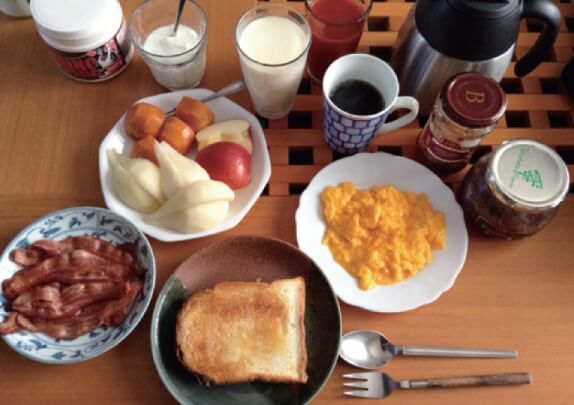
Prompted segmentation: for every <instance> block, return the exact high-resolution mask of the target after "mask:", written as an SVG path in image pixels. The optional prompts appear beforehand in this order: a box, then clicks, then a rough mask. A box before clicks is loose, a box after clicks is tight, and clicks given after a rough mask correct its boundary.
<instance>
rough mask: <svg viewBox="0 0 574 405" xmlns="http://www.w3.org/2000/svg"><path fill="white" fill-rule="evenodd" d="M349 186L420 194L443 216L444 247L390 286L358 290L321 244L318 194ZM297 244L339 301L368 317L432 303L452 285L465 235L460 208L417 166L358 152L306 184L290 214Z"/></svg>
mask: <svg viewBox="0 0 574 405" xmlns="http://www.w3.org/2000/svg"><path fill="white" fill-rule="evenodd" d="M344 181H352V182H353V183H355V185H356V186H357V187H358V188H369V187H372V186H375V185H384V184H387V185H391V186H394V187H396V188H398V189H400V190H403V191H413V192H416V193H426V194H427V195H428V198H429V201H430V202H431V204H432V205H433V207H434V208H435V209H437V210H439V211H442V212H443V213H444V217H445V222H446V240H447V246H446V248H444V249H442V250H433V259H432V261H431V262H430V263H429V264H427V265H426V266H425V267H424V268H423V269H422V270H421V271H420V272H419V273H417V274H415V275H414V276H413V277H411V278H409V279H406V280H404V281H400V282H398V283H396V284H391V285H380V286H378V287H375V288H373V289H371V290H369V291H364V290H361V289H360V288H359V286H358V284H357V281H356V279H355V278H353V276H351V275H350V274H349V273H347V271H346V270H345V269H344V268H343V267H341V266H340V265H339V264H338V263H337V262H335V260H333V257H332V256H331V252H330V251H329V248H328V247H327V246H325V245H324V244H323V243H322V240H323V234H324V233H325V229H326V225H325V220H324V218H323V206H322V204H321V201H320V195H321V192H322V191H323V189H324V188H325V187H326V186H336V185H337V184H339V183H341V182H344ZM295 222H296V224H297V244H298V245H299V248H300V249H301V250H302V251H303V252H305V253H307V254H308V255H309V256H310V257H311V258H312V259H313V260H314V261H315V263H316V264H317V266H319V268H320V269H321V270H322V271H323V273H325V275H326V276H327V278H328V279H329V282H330V283H331V285H332V286H333V289H334V290H335V292H336V293H337V295H338V296H339V298H340V299H341V300H342V301H344V302H346V303H348V304H351V305H354V306H357V307H361V308H364V309H367V310H369V311H374V312H403V311H409V310H412V309H415V308H417V307H420V306H421V305H425V304H429V303H431V302H433V301H435V300H436V299H437V298H438V297H440V295H441V294H442V293H444V292H445V291H447V290H448V289H449V288H450V287H452V285H453V284H454V281H455V280H456V277H457V276H458V274H459V272H460V271H461V269H462V266H463V265H464V261H465V259H466V252H467V248H468V234H467V232H466V225H465V223H464V216H463V212H462V208H461V207H460V205H458V203H457V202H456V200H455V198H454V194H453V192H452V191H451V190H450V188H448V187H447V186H446V185H445V184H444V183H443V182H442V180H441V179H440V178H438V177H437V176H436V175H435V174H434V173H432V172H431V171H430V170H428V169H427V168H426V167H424V166H422V165H421V164H419V163H417V162H415V161H413V160H410V159H406V158H404V157H400V156H393V155H390V154H388V153H383V152H377V153H359V154H357V155H354V156H351V157H347V158H344V159H340V160H337V161H335V162H333V163H331V164H329V165H327V166H325V167H324V168H323V169H322V170H321V171H319V173H317V174H316V175H315V177H314V178H313V179H312V180H311V182H310V183H309V186H308V187H307V188H306V189H305V191H304V192H303V194H301V198H300V200H299V207H298V209H297V212H296V213H295Z"/></svg>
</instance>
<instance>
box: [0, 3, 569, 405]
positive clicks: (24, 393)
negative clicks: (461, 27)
mask: <svg viewBox="0 0 574 405" xmlns="http://www.w3.org/2000/svg"><path fill="white" fill-rule="evenodd" d="M137 3H138V1H137V0H133V1H123V2H122V5H123V8H124V12H125V14H126V15H127V14H128V13H129V12H130V11H131V10H132V9H133V8H134V7H135V6H136V4H137ZM255 3H256V1H255V0H233V1H221V0H220V1H215V0H211V1H209V0H203V1H201V4H202V5H203V6H204V7H205V9H206V11H207V13H208V16H209V21H210V31H209V40H208V53H207V54H208V69H207V72H206V74H205V77H204V79H203V81H202V87H207V88H210V89H216V88H219V87H221V86H223V85H224V84H226V83H227V82H229V81H231V80H235V79H238V78H239V77H240V70H239V65H238V59H237V55H236V51H235V49H234V45H233V30H234V26H235V23H236V21H237V19H238V18H239V16H240V15H241V13H242V12H244V11H245V10H247V9H249V8H250V7H252V6H253V5H255ZM290 4H291V5H293V6H294V7H296V8H297V9H299V10H303V3H301V2H290ZM411 5H412V2H403V1H401V0H395V1H391V0H388V1H387V2H376V3H375V5H374V7H373V10H372V13H371V16H370V18H369V24H368V27H367V28H366V30H367V31H368V32H365V35H364V36H363V39H362V41H361V44H360V48H359V51H360V52H370V53H373V54H375V55H378V56H380V57H382V58H383V59H387V60H388V59H389V56H390V50H391V46H392V44H393V42H394V40H395V38H396V31H397V30H398V28H399V27H400V25H401V23H402V22H403V20H404V16H405V15H406V13H407V12H408V10H409V8H410V7H411ZM559 6H560V8H561V10H562V13H563V15H564V20H563V25H562V32H561V33H560V35H559V38H558V41H557V43H556V45H555V46H554V49H553V51H552V53H551V55H550V56H549V57H548V58H547V60H546V61H545V63H544V64H542V65H541V66H540V67H539V68H538V69H536V70H535V71H534V72H533V73H532V74H531V75H529V76H527V77H526V78H521V79H519V78H516V77H515V76H514V74H513V73H512V71H511V69H509V72H508V74H507V75H506V77H505V79H504V80H503V82H502V85H503V87H504V88H505V90H506V91H507V92H508V93H509V108H508V112H507V114H506V116H505V118H504V119H503V120H502V122H501V123H500V125H499V127H498V128H497V129H496V130H495V131H494V132H493V133H492V134H491V135H489V136H488V137H487V138H486V139H485V141H484V146H483V148H482V150H481V151H482V152H485V151H488V150H489V149H490V148H491V146H492V145H496V144H498V143H500V142H501V141H503V140H504V139H508V138H515V137H530V138H535V139H538V140H542V141H544V142H546V143H548V144H549V145H551V146H553V147H555V148H556V149H557V150H558V152H559V153H560V154H561V155H562V156H563V157H564V158H565V160H566V161H567V163H568V164H569V168H570V173H571V174H573V173H574V170H572V168H573V167H574V166H573V164H574V160H573V153H572V152H573V151H574V128H573V114H572V110H573V104H572V101H571V100H570V99H568V97H567V96H566V95H565V93H564V90H563V89H561V87H560V83H559V82H558V80H557V77H558V75H559V74H560V71H561V69H562V68H563V67H564V65H565V63H566V62H567V61H568V60H569V59H570V58H572V56H573V46H574V32H573V30H574V10H573V8H574V6H573V4H572V2H571V1H564V0H562V1H560V2H559ZM521 29H522V32H521V34H520V36H519V39H518V46H517V51H516V52H517V54H518V55H521V54H523V53H524V52H525V50H526V49H527V48H528V46H529V45H531V44H532V43H533V41H534V40H535V38H536V35H537V33H536V31H537V30H538V29H539V26H537V25H536V24H534V23H526V22H523V23H522V28H521ZM0 61H1V62H0V78H1V79H0V152H1V158H0V173H1V176H0V190H1V193H0V247H3V246H5V245H6V244H7V243H8V242H9V241H10V240H11V239H12V238H13V237H14V236H15V234H16V233H17V232H19V230H20V229H22V228H23V227H25V226H26V225H27V224H29V223H30V222H32V221H33V220H35V219H36V218H38V217H40V216H42V215H44V214H46V213H48V212H51V211H53V210H56V209H59V208H64V207H70V206H77V205H96V206H104V201H103V197H102V194H101V191H100V186H99V177H98V164H97V155H98V146H99V144H100V142H101V141H102V139H103V137H104V136H105V135H106V134H107V132H108V131H109V129H110V128H111V127H112V126H113V124H114V123H115V122H116V121H117V120H118V119H119V118H120V116H121V115H122V114H123V113H124V111H125V110H126V109H127V108H128V107H129V106H130V105H131V104H132V103H134V102H135V101H136V100H138V99H140V98H142V97H146V96H150V95H153V94H157V93H161V92H164V91H165V89H163V88H162V87H160V86H159V85H158V84H156V83H155V82H154V80H153V78H152V76H151V74H150V72H149V70H148V69H147V67H146V66H145V64H144V63H143V61H142V60H141V59H140V58H139V56H135V57H134V59H133V61H132V62H131V64H130V66H129V67H128V69H127V70H126V71H125V72H123V73H122V74H121V75H119V76H118V77H117V78H115V79H112V80H110V81H107V82H104V83H100V84H83V83H79V82H75V81H73V80H70V79H68V78H66V77H65V76H64V75H63V74H61V73H60V71H59V70H58V68H57V67H56V65H55V63H54V62H53V60H52V59H51V57H50V55H49V53H48V49H47V47H46V46H45V45H44V43H43V42H42V41H41V40H40V38H39V36H38V34H37V32H36V30H35V27H34V24H33V22H32V20H31V19H23V20H20V19H12V18H8V17H6V16H3V15H1V16H0ZM232 98H233V99H234V100H235V101H238V102H239V103H240V104H242V105H244V106H246V107H247V108H251V107H250V104H249V100H248V98H247V95H246V94H245V93H244V94H240V95H236V96H233V97H232ZM320 106H321V95H320V89H319V88H318V87H317V86H316V85H315V84H312V83H310V81H309V79H307V78H306V79H304V80H303V85H302V86H301V90H300V94H299V95H298V96H297V101H296V105H295V108H294V112H293V113H292V114H291V115H290V117H289V118H288V119H287V118H286V119H282V120H277V121H272V122H266V121H265V122H264V125H265V126H266V127H267V129H266V137H267V141H268V144H269V150H270V153H271V158H272V164H273V174H272V177H271V181H270V184H269V186H268V188H267V189H266V191H265V192H264V195H263V196H262V197H261V198H260V199H259V200H258V202H257V203H256V205H255V206H254V207H253V209H252V210H251V211H250V213H249V214H248V215H247V217H246V218H245V219H244V220H243V221H242V222H241V223H240V224H239V225H238V226H237V227H236V228H235V229H233V230H231V231H229V232H226V233H224V234H221V235H217V236H214V237H209V238H204V239H201V240H194V241H188V242H180V243H170V244H168V243H161V242H158V241H156V240H153V239H152V240H151V242H152V245H153V248H154V251H155V254H156V258H157V271H158V275H157V276H158V277H157V287H156V295H157V292H158V291H159V290H160V288H161V286H162V285H163V283H164V282H165V280H166V279H167V278H168V276H169V275H170V274H171V272H172V271H173V270H174V268H175V267H176V266H177V265H178V264H179V263H180V262H181V261H183V260H184V259H185V258H186V257H187V256H189V255H191V254H193V253H194V252H195V251H197V250H198V249H199V248H201V247H202V246H206V245H207V244H210V243H212V242H214V241H215V240H218V239H221V238H224V237H226V236H229V235H236V234H248V233H255V234H261V235H269V236H274V237H278V238H281V239H283V240H286V241H288V242H291V243H295V222H294V212H295V209H296V207H297V204H298V194H300V192H301V190H302V189H303V188H304V187H305V185H306V184H307V183H308V182H309V180H310V179H311V178H312V176H313V175H314V174H315V173H316V172H317V170H319V169H320V168H321V167H323V166H324V165H325V164H328V163H329V162H331V161H332V160H333V158H334V157H333V154H332V153H331V152H330V150H329V149H328V147H327V146H325V145H324V143H323V141H322V138H321V112H320ZM420 124H421V123H420V122H417V123H413V124H411V125H410V126H409V127H407V128H405V129H402V130H399V131H396V132H394V133H391V134H388V135H385V136H384V137H382V138H380V139H378V140H377V141H376V142H375V143H374V144H373V145H372V146H371V148H370V150H371V151H376V150H385V151H390V152H392V153H397V154H401V155H404V156H412V152H413V148H412V145H413V142H414V138H415V136H416V134H417V133H418V131H419V130H420ZM461 178H462V174H459V175H455V176H451V177H450V178H447V179H445V180H446V181H447V183H449V184H451V185H456V184H457V183H458V182H460V180H461ZM573 229H574V198H573V197H572V196H570V197H568V198H567V200H566V201H565V202H564V203H563V205H562V206H561V209H560V211H559V214H558V216H557V217H556V218H555V220H554V221H553V222H552V223H551V224H550V225H549V226H548V227H547V228H545V229H544V230H543V231H542V232H540V233H539V234H537V235H535V236H533V237H531V238H528V239H525V240H521V241H493V240H488V239H485V238H482V237H480V236H479V235H477V234H476V233H474V232H473V231H470V246H469V251H468V257H467V260H466V264H465V266H464V268H463V271H462V272H461V274H460V276H459V277H458V279H457V281H456V283H455V285H454V286H453V288H452V289H451V290H449V291H448V292H447V293H445V294H444V295H443V296H442V297H441V298H440V299H439V300H438V301H437V302H435V303H433V304H431V305H427V306H424V307H422V308H420V309H417V310H414V311H410V312H407V313H402V314H376V313H370V312H367V311H364V310H361V309H358V308H354V307H351V306H348V305H345V304H342V305H341V308H342V314H343V330H344V331H345V332H347V331H349V330H352V329H378V330H381V331H384V332H385V334H387V336H389V337H390V338H392V340H393V341H394V342H396V343H402V344H429V345H455V346H456V345H459V346H477V347H500V348H514V349H516V350H518V352H519V358H518V359H516V360H456V359H416V358H400V359H395V360H394V361H393V363H392V364H391V365H390V366H389V367H388V368H387V369H386V370H385V371H387V372H389V373H390V374H391V375H393V376H394V377H397V378H424V377H440V376H453V375H465V374H485V373H498V372H513V371H529V372H531V373H532V375H533V377H534V382H533V384H531V385H529V386H522V387H502V388H490V389H489V388H482V389H480V388H477V389H459V390H442V391H426V392H425V391H419V392H396V393H395V394H394V395H393V397H392V398H390V399H387V400H386V401H387V402H388V403H390V404H407V403H409V404H461V403H465V404H467V405H471V404H485V403H489V404H491V405H494V404H531V405H538V404H571V403H572V391H571V388H572V382H571V381H572V378H573V377H574V350H573V348H572V344H573V343H574V244H573V242H574V236H573V233H572V230H573ZM0 271H1V269H0ZM150 315H151V310H149V311H148V313H147V314H146V316H145V318H144V319H143V321H142V322H141V324H140V325H139V326H138V327H137V329H136V330H135V331H134V332H133V333H132V334H131V335H130V336H129V337H128V338H127V339H126V340H125V341H124V342H123V343H122V344H121V345H119V346H118V347H117V348H115V349H113V350H111V351H109V352H107V353H105V354H104V355H102V356H99V357H98V358H96V359H93V360H90V361H87V362H84V363H79V364H75V365H66V366H52V365H45V364H41V363H36V362H33V361H30V360H27V359H25V358H24V357H21V356H19V355H18V354H16V353H15V352H13V351H12V350H10V349H9V348H8V346H6V345H5V344H0V403H2V404H7V403H14V404H28V403H139V404H143V403H171V402H173V399H172V398H171V397H170V395H169V393H168V391H167V390H166V389H165V388H164V387H163V385H162V382H161V380H160V379H159V377H158V374H157V373H156V370H155V368H154V365H153V362H152V357H151V352H150V346H149V327H150ZM352 370H353V369H352V368H351V367H349V366H346V365H344V364H342V363H341V362H339V364H338V365H337V368H336V369H335V371H334V373H333V375H332V376H331V378H330V380H329V382H328V384H327V386H326V387H325V388H324V389H323V391H322V392H321V393H320V395H319V396H318V397H317V398H316V400H315V403H318V404H327V403H329V404H331V403H335V404H336V403H347V404H351V403H357V404H358V403H363V402H364V403H372V401H368V400H360V399H350V398H346V397H344V396H343V395H342V391H343V389H342V386H341V384H342V381H341V377H340V376H341V374H342V373H344V372H349V371H352Z"/></svg>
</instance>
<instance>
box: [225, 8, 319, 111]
mask: <svg viewBox="0 0 574 405" xmlns="http://www.w3.org/2000/svg"><path fill="white" fill-rule="evenodd" d="M235 43H236V47H237V52H238V53H239V59H240V62H241V70H242V72H243V78H244V79H245V83H246V85H247V89H248V90H249V94H250V96H251V101H252V103H253V107H254V108H255V111H256V112H257V113H258V114H259V115H261V116H262V117H265V118H269V119H276V118H281V117H284V116H286V115H287V114H289V111H291V108H292V107H293V104H294V102H295V94H296V93H297V89H298V88H299V84H300V83H301V78H302V77H303V72H304V70H305V65H306V63H307V52H308V51H309V45H310V44H311V29H310V28H309V25H308V24H307V21H306V20H305V18H304V17H303V16H302V15H301V14H299V13H298V12H297V11H296V10H294V9H292V8H291V7H288V6H285V5H282V4H278V3H269V4H265V5H261V6H258V7H255V8H253V9H251V10H249V11H248V12H246V13H245V14H244V15H243V16H242V17H241V19H240V20H239V22H238V23H237V27H236V29H235Z"/></svg>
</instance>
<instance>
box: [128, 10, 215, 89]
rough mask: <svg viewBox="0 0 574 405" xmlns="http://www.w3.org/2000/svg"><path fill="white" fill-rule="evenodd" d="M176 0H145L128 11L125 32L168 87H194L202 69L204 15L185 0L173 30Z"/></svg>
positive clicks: (205, 16)
mask: <svg viewBox="0 0 574 405" xmlns="http://www.w3.org/2000/svg"><path fill="white" fill-rule="evenodd" d="M178 3H179V2H178V0H147V1H145V2H143V3H142V4H140V5H139V6H138V7H137V8H136V9H135V10H134V11H133V12H132V14H131V15H130V18H129V22H128V35H129V38H130V39H131V41H132V42H133V43H134V45H135V47H136V49H137V50H138V52H139V54H140V55H141V57H142V59H143V60H144V61H145V62H146V64H147V65H148V67H149V68H150V70H151V73H152V74H153V77H154V78H155V80H156V81H157V82H158V83H159V84H161V85H162V86H164V87H167V88H168V89H170V90H178V89H185V88H190V87H196V86H197V85H198V84H199V82H200V81H201V78H202V77H203V73H204V72H205V45H206V42H207V15H206V14H205V11H203V9H202V8H201V7H200V6H199V5H198V4H197V3H195V2H193V1H191V0H188V1H187V2H186V4H185V7H184V9H183V12H182V15H181V19H180V22H179V26H178V30H177V32H176V34H175V35H174V34H173V25H174V22H175V16H176V11H177V8H178Z"/></svg>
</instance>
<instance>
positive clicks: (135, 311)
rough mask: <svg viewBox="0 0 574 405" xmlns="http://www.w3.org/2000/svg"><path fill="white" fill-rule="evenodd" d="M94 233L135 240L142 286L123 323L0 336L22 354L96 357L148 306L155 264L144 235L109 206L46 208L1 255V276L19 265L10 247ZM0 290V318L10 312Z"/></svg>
mask: <svg viewBox="0 0 574 405" xmlns="http://www.w3.org/2000/svg"><path fill="white" fill-rule="evenodd" d="M84 235H89V236H94V237H97V238H99V239H102V240H106V241H108V242H112V243H114V244H122V243H134V244H135V245H136V249H137V259H138V261H139V263H140V265H141V267H142V268H143V269H144V287H143V290H142V292H140V293H139V295H138V297H137V298H136V300H135V303H134V305H133V307H132V308H131V310H130V312H129V314H128V316H127V317H126V320H125V321H124V323H123V324H122V325H121V326H119V327H115V328H111V327H106V326H102V327H99V328H97V329H94V330H93V331H92V332H90V333H87V334H85V335H83V336H80V337H78V338H76V339H72V340H62V339H55V338H53V337H51V336H48V335H45V334H43V333H31V332H26V331H23V332H17V333H12V334H9V335H6V336H2V338H3V339H4V341H5V342H6V343H7V344H8V346H10V347H11V348H12V349H13V350H15V351H16V352H18V353H20V354H21V355H23V356H24V357H27V358H29V359H32V360H36V361H39V362H42V363H49V364H69V363H78V362H81V361H85V360H88V359H91V358H94V357H96V356H98V355H100V354H102V353H104V352H106V351H108V350H110V349H111V348H113V347H115V346H116V345H118V344H119V343H120V342H121V341H122V340H123V339H125V338H126V337H127V336H128V335H129V334H130V332H131V331H132V330H133V329H134V328H135V327H136V326H137V324H138V323H139V322H140V320H141V319H142V317H143V315H144V313H145V311H146V310H147V308H148V306H149V304H150V302H151V298H152V295H153V289H154V286H155V279H156V269H155V259H154V255H153V250H152V248H151V245H150V244H149V242H148V240H147V239H146V237H145V236H144V234H143V233H141V232H140V231H139V230H138V229H137V228H136V227H135V226H134V225H133V224H132V223H131V222H129V221H127V220H126V219H125V218H123V217H121V216H120V215H118V214H115V213H113V212H111V211H109V210H107V209H103V208H97V207H73V208H67V209H63V210H60V211H56V212H53V213H51V214H48V215H46V216H44V217H42V218H40V219H38V220H37V221H35V222H34V223H32V224H31V225H29V226H28V227H26V228H25V229H24V230H22V231H21V232H20V233H19V234H18V235H17V236H16V237H15V238H14V239H13V240H12V241H11V242H10V243H9V244H8V245H7V246H6V248H5V249H4V252H3V253H2V256H1V257H0V282H2V281H3V280H5V279H7V278H9V277H11V276H12V275H13V274H14V273H15V272H16V271H18V270H19V269H20V266H18V265H17V264H15V263H13V262H12V261H11V260H10V257H9V255H10V252H11V251H12V250H14V249H15V248H24V247H26V246H28V245H29V244H31V243H32V242H34V241H37V240H40V239H54V240H61V239H64V238H66V237H68V236H84ZM4 302H5V298H4V296H3V294H2V292H1V291H0V304H1V305H0V320H2V321H3V320H5V319H6V318H7V317H8V315H7V312H6V310H5V309H4V305H3V304H4Z"/></svg>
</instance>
